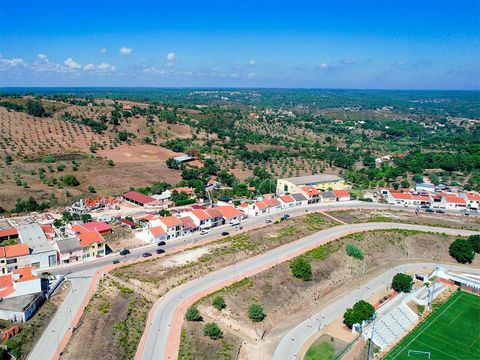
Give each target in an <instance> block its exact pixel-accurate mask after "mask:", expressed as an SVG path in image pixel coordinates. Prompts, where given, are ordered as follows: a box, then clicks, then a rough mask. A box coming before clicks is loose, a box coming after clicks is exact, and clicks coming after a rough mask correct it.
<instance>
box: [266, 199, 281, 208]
mask: <svg viewBox="0 0 480 360" xmlns="http://www.w3.org/2000/svg"><path fill="white" fill-rule="evenodd" d="M263 202H264V203H265V204H266V205H267V206H269V207H273V206H279V205H282V203H281V202H280V201H279V200H278V199H277V198H271V199H263Z"/></svg>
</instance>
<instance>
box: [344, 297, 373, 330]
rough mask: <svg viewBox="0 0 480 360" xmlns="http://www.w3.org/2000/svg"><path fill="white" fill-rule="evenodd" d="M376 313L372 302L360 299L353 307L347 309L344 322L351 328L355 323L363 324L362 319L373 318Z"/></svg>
mask: <svg viewBox="0 0 480 360" xmlns="http://www.w3.org/2000/svg"><path fill="white" fill-rule="evenodd" d="M374 313H375V308H374V307H373V306H372V305H371V304H369V303H368V302H366V301H365V300H360V301H357V302H356V303H355V305H353V307H352V308H348V309H347V311H345V313H344V314H343V323H344V324H345V325H347V326H348V327H349V328H350V329H351V328H352V326H353V325H354V324H361V323H362V321H364V320H368V319H371V318H372V316H373V314H374Z"/></svg>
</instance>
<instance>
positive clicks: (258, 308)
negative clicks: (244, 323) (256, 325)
mask: <svg viewBox="0 0 480 360" xmlns="http://www.w3.org/2000/svg"><path fill="white" fill-rule="evenodd" d="M265 316H266V315H265V313H264V312H263V306H262V305H260V304H251V305H250V306H249V307H248V317H249V318H250V320H252V321H254V322H260V321H262V320H263V319H265Z"/></svg>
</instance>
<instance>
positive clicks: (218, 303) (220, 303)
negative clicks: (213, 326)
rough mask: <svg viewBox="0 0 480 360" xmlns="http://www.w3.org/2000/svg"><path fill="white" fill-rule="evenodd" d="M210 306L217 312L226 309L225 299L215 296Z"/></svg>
mask: <svg viewBox="0 0 480 360" xmlns="http://www.w3.org/2000/svg"><path fill="white" fill-rule="evenodd" d="M212 305H213V306H214V307H215V308H216V309H218V310H222V309H225V308H226V307H227V304H226V303H225V299H224V298H223V297H222V296H216V297H215V298H214V299H213V301H212Z"/></svg>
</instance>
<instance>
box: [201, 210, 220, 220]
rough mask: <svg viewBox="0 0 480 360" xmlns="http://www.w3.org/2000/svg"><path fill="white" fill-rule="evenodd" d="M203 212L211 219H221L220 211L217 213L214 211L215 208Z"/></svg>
mask: <svg viewBox="0 0 480 360" xmlns="http://www.w3.org/2000/svg"><path fill="white" fill-rule="evenodd" d="M205 212H206V213H207V214H208V215H210V216H211V217H212V218H221V217H222V213H221V212H220V211H218V209H216V208H210V209H207V210H205Z"/></svg>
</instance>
